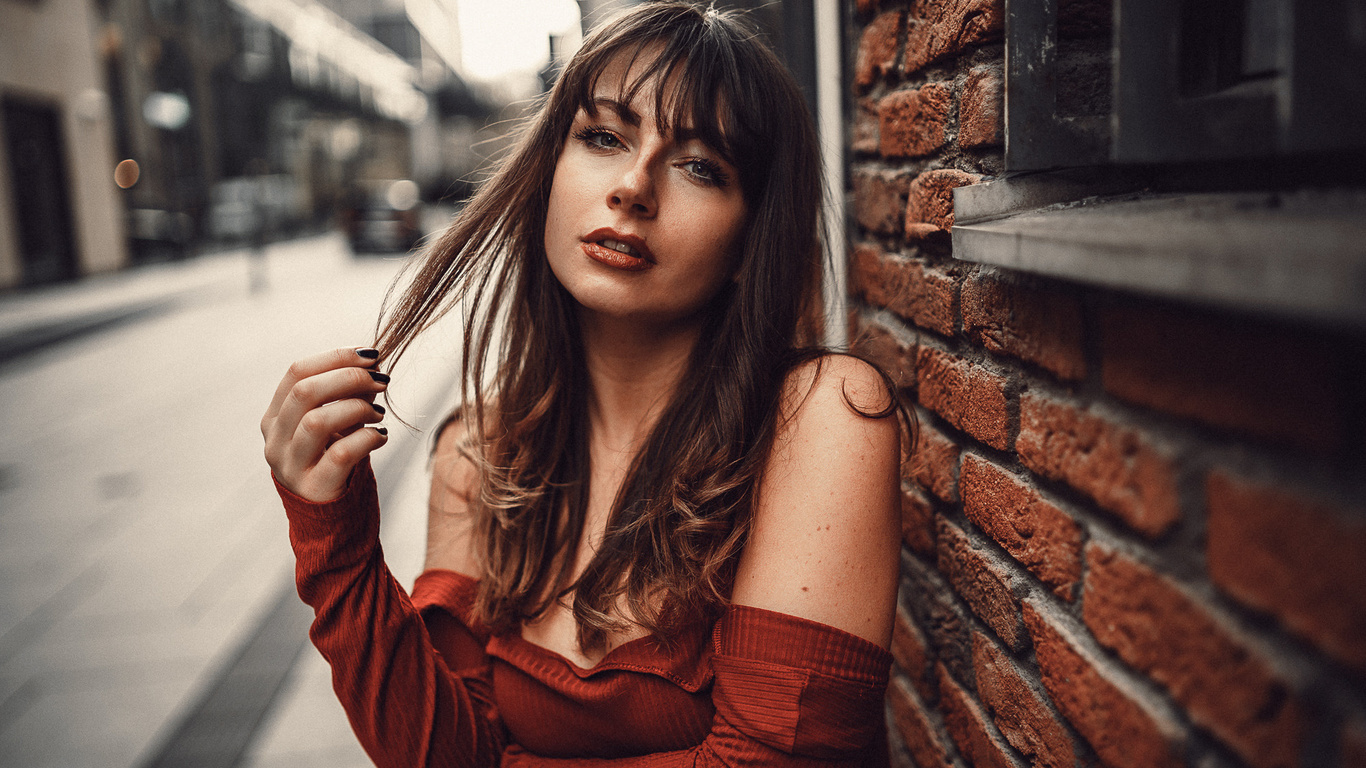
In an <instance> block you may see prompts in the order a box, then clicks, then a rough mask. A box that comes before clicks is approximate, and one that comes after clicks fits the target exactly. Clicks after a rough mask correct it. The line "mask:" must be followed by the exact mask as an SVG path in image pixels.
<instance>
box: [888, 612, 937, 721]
mask: <svg viewBox="0 0 1366 768" xmlns="http://www.w3.org/2000/svg"><path fill="white" fill-rule="evenodd" d="M892 658H893V659H896V664H897V666H898V667H901V671H903V672H905V673H906V678H907V679H908V680H910V681H911V685H913V686H915V689H916V691H918V692H919V693H920V696H921V698H923V699H924V700H926V701H933V700H934V699H935V698H936V697H937V696H938V692H937V691H936V689H935V688H934V681H933V679H932V678H931V677H930V671H931V670H930V662H931V659H930V650H929V645H928V644H927V643H926V641H925V635H923V634H922V633H921V632H920V628H919V627H917V626H916V625H915V619H914V618H912V616H911V614H910V612H909V611H907V610H906V609H905V608H904V607H902V606H897V609H896V623H895V624H893V625H892Z"/></svg>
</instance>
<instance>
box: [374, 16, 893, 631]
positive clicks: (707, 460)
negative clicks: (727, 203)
mask: <svg viewBox="0 0 1366 768" xmlns="http://www.w3.org/2000/svg"><path fill="white" fill-rule="evenodd" d="M647 49H648V50H647ZM618 56H626V57H628V58H629V60H631V61H633V62H635V63H636V64H637V65H638V68H636V69H630V68H628V69H630V71H632V72H637V71H638V72H639V74H638V75H636V76H634V77H633V79H632V80H631V81H630V82H627V83H624V84H623V85H622V88H623V94H621V98H620V100H621V101H623V102H626V103H630V101H631V100H632V97H634V96H635V95H636V94H637V93H638V92H640V91H641V89H642V88H645V87H646V86H648V85H650V84H652V83H653V84H656V85H660V84H662V83H663V82H665V81H669V82H671V83H672V82H676V83H677V84H678V85H677V87H676V88H675V89H673V90H672V91H669V90H667V89H665V88H663V87H656V89H655V95H656V103H655V109H656V120H657V122H658V124H659V125H660V126H661V127H660V130H661V132H667V131H668V130H669V129H670V127H671V126H677V125H679V124H690V125H691V126H692V128H693V129H694V130H696V131H697V132H698V135H699V137H700V138H701V139H702V140H703V141H704V142H706V143H707V144H708V145H709V146H711V147H713V148H714V149H715V150H716V151H718V152H721V153H722V154H723V155H724V156H725V157H726V159H727V161H728V162H730V163H732V164H733V165H734V166H735V167H736V169H737V171H738V175H739V179H740V185H741V189H742V191H743V194H744V199H745V203H746V207H747V210H748V211H749V220H748V224H747V228H746V231H745V233H744V235H743V236H742V243H741V249H740V250H741V254H742V255H741V257H740V265H739V269H738V272H737V274H736V279H735V280H734V281H733V282H731V283H729V284H727V286H726V287H725V288H723V289H722V290H721V291H720V293H719V294H718V295H717V296H716V297H715V298H714V299H713V300H712V301H711V302H710V303H709V304H708V306H707V307H706V309H705V310H704V312H705V319H704V325H703V329H702V335H701V337H700V338H702V339H704V340H709V343H708V341H703V342H702V343H699V344H698V345H697V347H696V349H695V350H694V352H693V354H692V358H691V360H690V361H689V366H690V368H689V371H690V375H687V376H685V377H684V378H683V380H682V382H681V383H680V385H679V388H678V390H677V392H676V393H675V395H674V398H673V401H672V402H671V403H670V404H669V405H668V406H667V408H666V410H665V411H664V413H663V414H662V415H661V416H660V418H659V421H658V423H657V424H656V425H655V427H654V428H653V430H652V432H651V433H650V435H649V437H648V438H647V440H646V442H645V444H644V446H643V448H642V449H641V451H640V453H639V455H638V456H637V457H636V458H635V461H634V463H633V465H632V466H631V468H630V470H629V472H628V474H627V476H626V479H625V481H624V482H623V485H622V488H621V491H620V493H619V494H618V496H617V498H616V499H615V501H614V503H613V509H612V512H611V515H610V518H609V522H608V525H607V531H606V534H605V536H604V538H603V541H602V544H601V546H600V547H599V548H598V551H597V552H596V554H595V555H594V556H593V558H592V560H591V561H590V562H589V563H588V564H587V566H586V568H585V569H584V571H583V573H582V574H581V575H580V576H579V578H578V579H577V580H575V581H574V582H573V583H569V581H570V577H571V575H572V572H571V571H572V568H573V567H574V555H575V553H576V552H577V551H578V545H579V543H580V538H581V534H582V532H583V528H584V520H585V516H586V506H587V499H588V489H587V484H588V479H587V478H588V474H589V473H588V458H587V457H588V441H587V433H588V424H587V389H588V378H587V372H586V370H585V364H584V355H583V349H582V346H581V340H580V336H579V332H578V317H577V314H576V311H575V304H574V300H573V298H572V297H571V296H569V294H568V293H567V292H566V291H565V289H564V288H563V287H562V286H561V285H560V284H559V282H558V281H557V280H556V279H555V277H554V276H553V275H552V274H551V272H550V269H549V266H548V265H547V263H546V255H545V245H544V231H545V223H546V222H545V219H546V210H547V205H548V200H549V195H550V186H551V181H552V178H553V176H554V171H555V164H556V161H557V159H558V157H559V154H560V150H561V149H562V148H563V146H564V142H565V138H566V135H567V134H568V132H569V129H570V125H571V123H572V121H573V118H574V116H575V114H576V113H577V111H578V110H579V109H580V108H583V109H587V110H589V111H590V112H591V111H592V110H593V98H594V95H595V94H594V88H595V86H596V83H597V80H598V78H599V76H600V75H601V74H602V72H603V70H604V69H606V68H607V66H608V65H609V64H610V63H611V62H612V61H614V60H615V59H616V58H617V57H618ZM666 98H667V102H666ZM818 164H819V155H818V149H817V142H816V135H815V130H814V127H813V125H812V121H811V117H810V114H809V113H808V111H807V108H806V105H805V103H804V102H803V100H802V97H801V93H800V91H799V90H798V88H797V86H796V84H795V83H794V82H793V80H792V78H791V76H790V75H789V74H788V73H787V71H786V69H785V68H784V67H783V66H782V64H781V63H780V62H779V61H778V60H777V58H776V57H775V56H774V55H773V53H772V52H771V51H770V50H769V49H768V48H767V47H765V46H764V45H763V44H762V43H761V42H759V38H758V35H757V33H756V32H755V30H754V29H753V28H751V27H750V26H749V24H748V23H747V22H746V21H745V20H744V19H743V18H741V17H740V16H738V15H735V14H733V13H730V12H720V11H716V10H714V9H710V8H707V9H703V8H699V7H697V6H694V5H691V4H687V3H681V2H663V3H653V4H646V5H643V6H639V7H637V8H635V9H633V10H631V11H630V12H628V13H627V14H625V15H623V16H621V17H619V18H617V19H616V20H614V21H612V22H611V23H609V24H607V25H606V26H605V27H603V28H602V29H600V30H599V31H598V32H596V33H595V34H594V35H592V36H591V37H590V38H589V39H588V40H587V41H586V42H585V43H584V45H583V47H582V48H581V49H580V51H579V52H578V53H577V54H576V55H575V56H574V57H573V59H572V60H571V61H570V62H569V64H568V66H567V67H566V69H565V70H564V72H563V73H562V75H561V76H560V78H559V80H558V81H557V82H556V84H555V86H554V88H553V89H552V90H551V91H550V93H549V95H548V96H547V97H546V99H545V101H544V103H543V104H542V106H541V108H540V110H539V112H538V113H537V114H536V116H535V117H534V118H533V119H532V120H531V121H530V122H529V124H528V125H527V127H526V128H525V133H524V134H523V135H522V136H521V138H520V141H519V142H518V143H517V145H516V147H515V149H514V150H513V151H512V152H511V154H510V155H509V156H508V157H507V158H506V159H505V160H504V162H503V163H502V164H501V166H500V167H499V168H498V170H497V171H496V173H495V174H494V175H493V176H492V177H491V178H490V179H489V180H488V181H487V182H485V183H484V184H483V185H482V187H481V188H480V190H479V191H478V193H477V194H476V195H475V196H474V198H473V199H472V200H470V201H469V203H468V204H467V205H466V207H465V209H464V211H463V212H462V213H461V215H460V216H459V217H458V218H457V219H456V220H455V222H453V223H452V225H451V226H450V228H449V229H448V230H447V231H446V232H445V233H444V234H443V235H442V236H441V238H440V240H439V241H438V242H437V243H436V244H435V245H434V246H433V248H432V249H431V250H430V252H429V253H428V254H427V255H426V257H425V259H424V260H423V262H422V263H421V265H420V266H419V267H418V270H417V273H416V275H415V276H414V279H413V281H412V284H411V286H410V287H409V288H408V289H407V290H406V291H405V292H404V293H403V295H402V296H401V298H400V299H399V301H398V302H397V304H395V305H393V306H392V307H389V308H387V311H386V318H385V320H384V322H383V325H382V329H381V332H380V334H379V342H378V346H379V348H380V351H381V353H382V355H383V356H384V359H385V360H386V361H388V362H389V363H392V362H393V361H394V360H395V359H397V358H398V357H399V356H400V355H401V354H402V353H403V352H404V350H405V349H407V347H408V346H409V345H410V344H411V343H412V341H413V339H414V338H415V337H416V336H417V334H419V333H420V332H421V331H422V330H423V329H425V328H426V327H428V326H429V325H430V324H431V323H432V322H434V321H435V320H436V319H437V318H439V317H440V316H441V315H442V314H444V313H445V312H447V311H449V310H450V309H451V308H453V307H454V306H456V305H457V304H459V305H460V306H461V307H462V308H463V309H464V311H465V314H466V317H467V318H468V324H467V326H466V330H465V335H464V341H463V345H462V352H463V358H462V366H463V380H462V384H463V387H464V393H465V396H466V397H465V403H466V406H465V408H464V409H463V411H462V412H463V415H464V416H465V418H466V419H467V423H468V424H470V427H469V429H468V433H469V434H470V435H472V436H474V447H473V449H472V450H471V458H473V459H474V460H475V462H476V465H477V466H479V468H480V495H479V499H478V502H477V503H476V504H474V507H475V514H476V515H477V523H476V530H477V535H478V537H479V541H480V542H481V545H482V546H481V550H480V551H481V554H482V557H483V560H484V562H483V565H484V573H483V578H482V579H481V582H480V590H479V596H478V599H477V602H476V612H477V613H478V615H479V617H480V618H481V619H482V620H483V621H484V622H485V623H486V624H488V625H489V626H490V627H491V628H493V629H494V630H495V631H498V630H506V629H513V628H515V627H516V626H517V625H518V624H520V623H521V622H522V621H524V620H526V619H529V618H531V617H534V616H537V615H539V614H541V613H542V612H543V611H545V610H546V609H547V608H548V607H549V606H550V605H551V604H552V603H553V602H554V601H555V600H557V599H558V598H559V597H561V596H563V595H565V594H566V593H567V592H569V591H571V590H572V591H573V595H574V598H573V606H572V609H573V613H574V616H575V619H576V621H577V623H578V627H579V641H580V644H581V645H582V646H583V647H585V648H593V647H601V644H602V642H603V640H604V638H605V634H606V633H607V632H608V631H613V630H616V629H620V628H621V627H622V620H621V618H619V617H618V616H617V615H614V613H617V607H618V605H619V601H620V600H622V599H624V600H625V606H626V608H627V610H628V611H629V614H630V618H632V619H634V620H635V621H636V622H638V623H639V624H641V625H642V626H643V627H645V628H646V629H647V630H649V631H652V632H656V633H658V634H660V635H661V636H662V637H664V638H665V639H667V638H668V636H669V634H670V633H669V630H670V629H673V628H676V626H677V625H678V624H679V623H681V622H683V621H688V620H695V619H705V618H706V617H709V616H714V615H715V612H716V611H717V610H719V608H720V607H721V606H723V605H724V604H725V602H726V598H727V595H728V593H729V588H730V579H731V575H732V571H733V569H734V565H735V561H736V560H737V556H738V553H739V551H740V549H741V547H742V546H743V544H744V540H745V536H746V533H747V531H748V528H749V514H750V503H751V501H752V497H753V495H754V489H755V486H756V484H757V482H758V478H759V475H760V473H761V471H762V469H763V465H764V462H765V460H766V458H767V456H768V452H769V447H770V445H771V443H772V440H773V435H774V432H775V430H776V428H777V421H778V419H779V412H780V408H779V401H780V399H781V393H782V387H783V382H784V380H785V378H786V376H787V374H788V373H789V372H790V371H791V370H792V369H793V368H794V367H795V366H796V365H798V364H800V363H801V362H803V361H806V360H811V359H813V358H817V357H819V355H820V354H821V351H820V350H816V349H811V348H803V347H799V346H798V338H797V336H798V326H799V322H800V321H801V319H802V317H803V315H804V313H807V314H809V312H810V310H811V308H812V307H811V305H812V302H813V301H814V300H815V296H816V291H817V288H818V285H819V278H820V275H819V268H820V254H821V246H820V242H821V237H820V232H819V227H820V224H819V208H820V202H821V179H820V168H819V165H818ZM495 340H497V348H496V349H495V348H494V345H495ZM486 375H491V379H492V380H491V382H490V383H488V384H486V383H485V381H484V379H485V378H486ZM892 410H893V408H888V409H887V411H885V412H882V413H878V414H867V415H869V416H886V415H888V414H889V413H891V412H892Z"/></svg>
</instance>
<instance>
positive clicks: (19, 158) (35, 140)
mask: <svg viewBox="0 0 1366 768" xmlns="http://www.w3.org/2000/svg"><path fill="white" fill-rule="evenodd" d="M3 113H4V116H3V119H4V131H5V137H6V141H5V143H6V147H5V149H6V150H7V152H8V155H9V167H10V181H11V184H12V185H13V188H12V189H11V190H10V199H12V200H13V201H14V212H15V218H16V219H17V220H18V228H19V255H20V259H21V261H22V264H23V278H22V282H23V284H24V285H37V284H40V283H50V282H54V281H57V280H65V279H68V278H72V277H75V276H76V248H75V245H74V242H73V240H72V236H71V225H72V218H71V204H70V194H69V192H68V189H67V184H68V182H67V175H66V147H65V143H64V142H63V141H62V120H61V115H60V114H59V113H58V111H57V109H56V108H55V107H52V106H48V105H45V104H42V103H39V102H32V101H25V100H21V99H15V98H6V99H5V100H4V102H3Z"/></svg>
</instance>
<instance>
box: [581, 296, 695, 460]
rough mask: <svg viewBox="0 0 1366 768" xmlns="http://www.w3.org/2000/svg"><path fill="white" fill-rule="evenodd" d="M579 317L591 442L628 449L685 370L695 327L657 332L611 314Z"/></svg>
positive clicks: (651, 424)
mask: <svg viewBox="0 0 1366 768" xmlns="http://www.w3.org/2000/svg"><path fill="white" fill-rule="evenodd" d="M585 315H587V313H585ZM582 321H583V322H582V323H581V324H580V327H581V328H582V329H583V348H584V360H585V363H586V365H587V368H588V380H589V382H590V384H591V387H592V388H591V391H590V393H589V399H588V418H589V424H590V427H591V429H592V432H593V438H594V442H596V443H597V444H598V445H600V446H602V447H604V448H607V449H608V450H611V451H614V452H615V451H623V452H627V453H634V452H635V449H637V448H639V446H640V444H641V443H642V442H643V441H644V439H645V437H646V436H647V435H649V433H650V430H651V429H652V428H653V427H654V425H655V422H657V421H658V420H659V416H660V414H661V413H663V411H664V409H665V407H667V405H668V404H669V401H670V399H671V398H672V397H673V394H674V392H675V390H677V388H678V384H679V382H680V381H681V380H682V378H683V375H684V374H685V373H686V372H687V367H688V359H689V358H690V357H691V356H692V352H693V348H694V347H695V346H696V344H697V340H698V337H699V335H700V330H701V329H700V326H698V325H696V324H689V325H685V326H681V327H673V328H670V329H668V330H663V331H661V329H659V328H658V327H646V326H642V325H641V324H638V323H632V322H630V321H620V320H616V319H609V320H603V319H601V318H600V317H584V318H582Z"/></svg>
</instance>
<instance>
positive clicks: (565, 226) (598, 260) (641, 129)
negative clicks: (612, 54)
mask: <svg viewBox="0 0 1366 768" xmlns="http://www.w3.org/2000/svg"><path fill="white" fill-rule="evenodd" d="M628 60H629V57H625V56H621V57H618V59H617V60H616V62H614V63H613V64H612V65H610V66H609V67H608V68H607V69H606V70H605V71H604V72H603V74H602V76H601V77H600V78H598V83H597V87H596V91H595V93H594V99H595V103H596V106H597V114H596V115H590V114H589V113H588V112H587V111H586V110H582V109H580V110H579V112H578V114H577V115H575V117H574V123H573V126H572V127H571V128H570V130H569V136H567V137H566V139H565V144H564V149H563V151H561V153H560V157H559V160H558V162H557V163H556V165H555V178H554V182H553V184H552V186H551V190H550V204H549V209H548V212H547V216H546V228H545V250H546V255H547V257H548V259H549V262H550V269H551V270H552V271H553V272H554V273H555V277H556V278H558V279H559V281H560V283H561V284H562V285H564V287H565V288H566V289H567V290H568V291H569V292H570V294H572V295H573V296H574V298H575V299H576V300H577V301H578V302H579V304H580V305H581V306H582V307H583V309H584V311H586V312H589V313H600V314H601V315H603V316H607V317H616V318H622V319H630V320H632V321H635V322H639V323H643V324H650V325H655V326H668V325H674V324H680V323H689V322H692V321H695V320H696V318H697V317H698V311H699V310H700V309H701V308H702V307H703V306H704V305H705V304H706V303H707V301H708V300H709V299H711V298H712V297H713V296H715V295H716V293H717V292H718V291H719V290H720V289H721V288H722V286H724V285H725V284H726V282H727V281H728V280H730V279H731V278H732V276H733V275H734V273H735V270H736V268H737V266H738V263H739V261H738V256H739V242H740V240H741V237H742V234H743V232H744V227H745V217H746V210H745V201H744V197H743V196H742V194H741V188H740V179H739V178H738V173H737V172H736V170H735V168H733V167H732V166H731V165H730V164H728V163H727V162H725V161H724V160H723V159H722V158H721V155H720V153H719V152H717V151H716V150H714V149H712V148H711V147H708V146H707V145H705V144H703V143H702V142H701V141H700V140H699V139H698V138H697V137H696V136H694V135H692V133H691V131H690V130H689V128H690V126H687V125H681V126H673V127H674V132H673V133H672V134H670V135H667V136H666V135H661V134H660V132H659V130H660V129H659V128H658V127H657V126H658V124H657V122H656V115H655V114H654V113H653V109H654V104H655V101H656V99H655V93H654V90H653V89H652V87H648V86H647V87H646V88H642V89H641V90H640V92H639V93H638V94H637V96H636V98H635V100H634V101H632V102H631V103H629V104H622V103H620V102H619V101H617V99H618V98H619V96H618V95H619V94H620V93H621V92H622V91H623V90H624V88H623V87H622V86H623V84H624V83H629V82H630V80H629V78H630V76H631V75H632V74H633V73H632V72H629V71H627V69H626V62H627V61H628ZM637 66H640V65H639V64H637ZM665 87H666V88H667V87H670V86H668V85H666V86H665ZM668 95H670V94H666V96H668ZM664 103H666V104H667V103H669V99H668V98H666V99H665V100H664Z"/></svg>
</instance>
